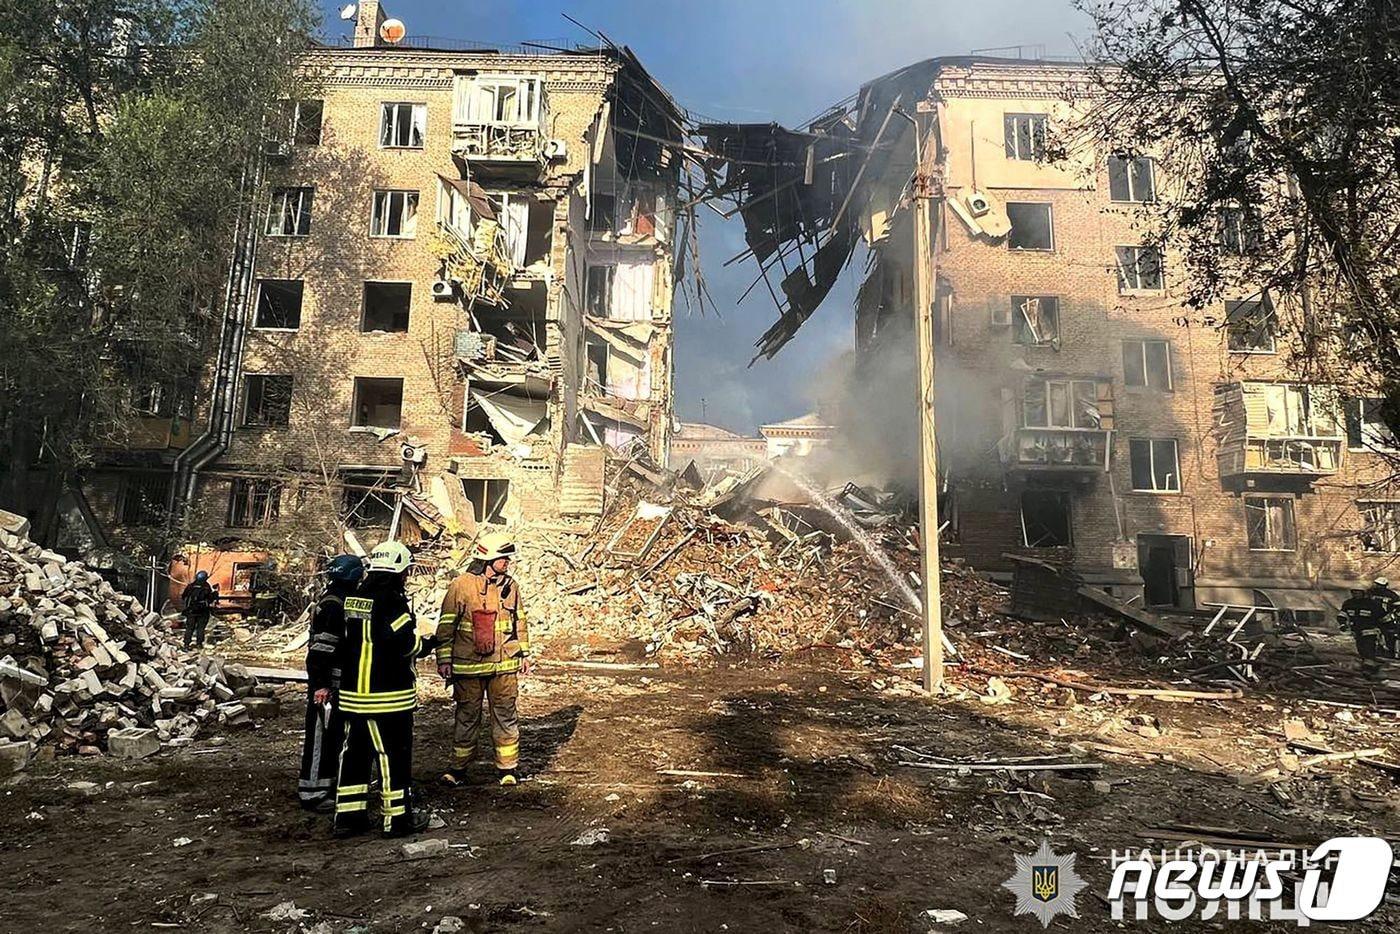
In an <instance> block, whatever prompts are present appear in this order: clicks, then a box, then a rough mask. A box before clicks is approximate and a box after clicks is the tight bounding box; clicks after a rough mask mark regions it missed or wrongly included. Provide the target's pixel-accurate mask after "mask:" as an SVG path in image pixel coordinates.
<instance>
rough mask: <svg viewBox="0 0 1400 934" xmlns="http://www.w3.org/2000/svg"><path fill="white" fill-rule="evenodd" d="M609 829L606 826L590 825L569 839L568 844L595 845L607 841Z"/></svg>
mask: <svg viewBox="0 0 1400 934" xmlns="http://www.w3.org/2000/svg"><path fill="white" fill-rule="evenodd" d="M609 833H610V831H609V830H608V828H606V827H590V828H588V829H587V830H585V831H584V832H583V833H581V834H579V835H578V836H577V837H576V838H574V839H573V840H571V841H569V846H597V845H598V844H600V843H607V842H608V835H609Z"/></svg>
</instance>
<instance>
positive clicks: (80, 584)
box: [0, 517, 266, 762]
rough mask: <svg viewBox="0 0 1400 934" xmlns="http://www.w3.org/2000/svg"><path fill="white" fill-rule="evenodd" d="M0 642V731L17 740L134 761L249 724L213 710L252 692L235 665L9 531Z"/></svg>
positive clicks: (1, 563) (0, 593)
mask: <svg viewBox="0 0 1400 934" xmlns="http://www.w3.org/2000/svg"><path fill="white" fill-rule="evenodd" d="M0 518H3V517H0ZM0 640H3V641H4V643H5V644H6V645H7V647H8V649H9V654H7V655H6V656H5V657H4V658H0V710H3V713H0V735H3V736H5V737H8V738H9V739H11V740H14V741H16V742H23V743H26V744H27V743H33V744H38V745H44V746H52V747H54V748H55V749H57V750H58V751H59V752H69V753H77V754H79V755H101V754H102V752H103V750H104V749H106V750H108V751H110V752H112V753H113V754H114V755H120V756H123V757H126V758H142V757H145V756H149V755H152V754H154V753H155V752H157V751H158V749H159V746H160V744H168V745H176V746H178V745H185V744H188V743H189V742H192V741H193V739H194V737H195V736H196V735H197V734H198V733H199V732H200V731H201V730H202V729H205V728H207V727H208V726H210V725H212V724H225V725H235V726H236V725H239V724H240V723H250V722H251V716H250V715H249V714H248V712H247V711H246V709H245V710H243V711H238V710H230V709H228V708H227V707H226V706H221V705H226V704H227V703H228V702H231V701H243V700H246V699H248V698H249V697H250V695H253V694H254V693H255V692H257V691H258V690H259V688H258V685H257V682H256V681H255V680H254V679H253V678H252V677H250V676H249V675H248V674H247V672H246V670H244V669H242V667H241V666H238V665H227V664H225V663H224V661H223V659H220V658H216V657H210V656H201V655H199V654H197V653H192V652H186V651H185V650H183V649H182V648H181V646H180V644H179V641H178V639H177V638H176V637H175V636H174V635H173V634H172V632H171V629H170V623H169V621H168V620H166V619H163V618H162V617H161V616H160V615H159V614H158V613H154V612H149V611H148V610H147V609H146V608H145V607H143V606H142V605H141V603H140V601H138V600H137V599H136V598H134V597H131V596H128V595H126V594H121V593H118V592H117V591H115V590H114V589H112V586H111V585H110V584H109V583H108V582H107V581H105V580H103V578H102V577H101V576H100V575H99V574H98V573H97V572H96V571H93V570H91V569H90V568H88V567H86V566H85V565H84V564H83V563H82V562H80V561H69V560H68V559H66V558H64V557H63V556H62V555H60V554H58V553H56V552H52V551H48V550H46V549H43V548H40V547H39V546H38V545H35V544H33V543H32V542H30V541H29V540H28V539H27V538H25V537H24V536H23V535H19V534H15V533H14V532H12V531H8V530H6V531H0ZM255 703H256V701H255ZM263 709H264V710H266V707H265V706H264V707H263ZM4 755H6V756H7V757H9V758H7V760H6V761H7V762H14V761H18V760H19V758H20V757H19V754H18V753H6V754H4Z"/></svg>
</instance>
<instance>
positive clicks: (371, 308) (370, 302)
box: [360, 282, 413, 333]
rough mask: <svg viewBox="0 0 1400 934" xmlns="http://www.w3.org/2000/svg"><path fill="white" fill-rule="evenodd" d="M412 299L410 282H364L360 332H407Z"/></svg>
mask: <svg viewBox="0 0 1400 934" xmlns="http://www.w3.org/2000/svg"><path fill="white" fill-rule="evenodd" d="M412 299H413V284H412V283H410V282H366V283H365V289H364V313H363V314H362V315H361V316H360V330H361V331H390V332H395V333H398V332H403V331H407V330H408V312H409V305H410V303H411V302H412Z"/></svg>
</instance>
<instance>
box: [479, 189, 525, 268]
mask: <svg viewBox="0 0 1400 934" xmlns="http://www.w3.org/2000/svg"><path fill="white" fill-rule="evenodd" d="M486 200H487V201H488V202H490V204H491V208H492V210H494V211H495V212H496V219H497V220H499V221H500V224H501V230H502V231H503V232H504V233H505V235H506V248H507V249H508V250H509V251H510V261H511V265H512V266H514V267H515V268H516V269H522V268H524V267H525V266H526V265H528V263H529V261H527V259H526V247H527V244H528V241H529V238H530V234H531V229H530V228H531V225H530V214H531V211H530V202H531V201H532V200H533V199H532V198H531V197H530V196H529V195H526V194H521V193H519V192H512V191H497V192H491V193H490V194H488V195H487V198H486Z"/></svg>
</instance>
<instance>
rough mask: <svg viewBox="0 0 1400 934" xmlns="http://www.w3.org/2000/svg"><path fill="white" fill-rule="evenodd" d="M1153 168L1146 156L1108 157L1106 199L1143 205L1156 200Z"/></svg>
mask: <svg viewBox="0 0 1400 934" xmlns="http://www.w3.org/2000/svg"><path fill="white" fill-rule="evenodd" d="M1154 170H1155V167H1154V165H1153V162H1152V160H1151V159H1149V158H1148V157H1147V156H1137V157H1130V156H1109V157H1108V197H1109V200H1112V201H1129V202H1137V203H1140V204H1145V203H1148V202H1151V201H1156V200H1157V183H1156V179H1155V178H1154V175H1153V173H1154Z"/></svg>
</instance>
